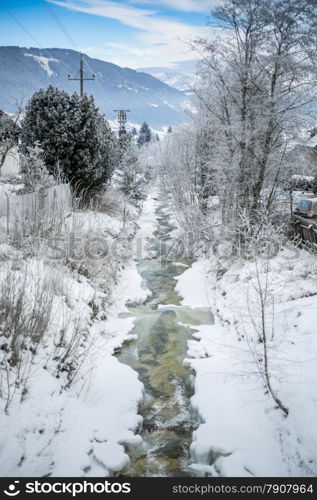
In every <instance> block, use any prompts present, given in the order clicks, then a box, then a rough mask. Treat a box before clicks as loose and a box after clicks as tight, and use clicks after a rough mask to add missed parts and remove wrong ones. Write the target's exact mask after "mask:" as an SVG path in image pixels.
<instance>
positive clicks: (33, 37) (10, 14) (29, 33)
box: [5, 9, 68, 74]
mask: <svg viewBox="0 0 317 500" xmlns="http://www.w3.org/2000/svg"><path fill="white" fill-rule="evenodd" d="M5 10H6V12H7V14H8V15H9V16H10V17H12V19H13V20H14V21H15V22H16V23H17V24H18V25H19V26H20V28H21V29H23V31H25V33H27V35H28V36H29V37H30V38H31V39H32V40H33V41H34V42H35V44H36V45H37V46H38V47H39V48H40V49H41V50H42V51H43V52H44V54H47V55H48V56H49V59H51V56H52V54H50V53H49V51H48V49H45V48H44V47H43V45H42V44H41V43H40V42H39V41H38V40H37V39H36V38H35V36H34V35H32V33H31V32H30V31H29V30H28V29H27V28H26V27H25V26H24V24H23V23H22V22H21V21H19V19H17V17H16V16H15V15H14V14H12V12H10V11H9V10H8V9H5ZM53 59H54V58H53ZM56 61H57V62H58V64H60V66H61V67H62V68H63V70H64V71H65V73H66V74H68V69H67V68H66V66H65V65H64V64H63V63H62V61H60V60H59V59H56Z"/></svg>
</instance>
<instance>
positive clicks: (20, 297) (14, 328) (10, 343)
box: [0, 263, 53, 411]
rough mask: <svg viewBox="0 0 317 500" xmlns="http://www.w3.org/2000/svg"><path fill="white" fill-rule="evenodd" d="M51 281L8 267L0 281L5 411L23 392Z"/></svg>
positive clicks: (0, 393)
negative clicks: (14, 398) (15, 397)
mask: <svg viewBox="0 0 317 500" xmlns="http://www.w3.org/2000/svg"><path fill="white" fill-rule="evenodd" d="M52 302H53V293H52V287H51V285H50V277H49V276H43V275H41V274H40V273H38V272H37V271H36V270H34V269H28V268H27V267H25V268H24V269H20V266H19V265H17V264H14V263H11V264H9V265H8V266H7V267H6V269H5V270H4V272H2V274H1V278H0V352H1V354H0V397H1V398H2V399H4V401H5V410H6V411H7V410H8V408H9V406H10V404H11V402H12V399H13V397H14V396H15V394H16V392H18V393H19V394H20V395H21V396H23V393H24V392H25V391H26V384H27V382H28V378H29V375H30V370H31V367H32V363H33V358H34V356H35V354H36V352H37V350H38V348H39V345H40V344H41V343H42V342H43V340H44V337H45V334H46V331H47V328H48V325H49V320H50V314H51V309H52Z"/></svg>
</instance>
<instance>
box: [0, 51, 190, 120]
mask: <svg viewBox="0 0 317 500" xmlns="http://www.w3.org/2000/svg"><path fill="white" fill-rule="evenodd" d="M84 60H85V67H84V70H85V76H87V77H91V73H96V81H85V82H84V88H85V90H86V91H87V93H91V94H93V96H94V97H95V101H96V104H97V106H98V107H99V109H100V111H101V112H103V113H105V115H106V117H107V118H108V119H109V120H113V119H115V114H114V112H113V110H114V109H124V108H126V109H130V110H131V113H130V114H129V118H130V121H131V122H133V123H136V124H140V123H142V122H143V121H146V122H148V123H149V125H150V126H152V127H153V128H158V129H162V128H163V127H166V126H168V125H170V124H171V125H176V124H179V123H182V122H184V121H185V119H186V116H185V114H184V113H183V111H182V110H181V106H182V103H183V102H184V101H185V100H186V99H187V97H186V95H185V93H183V92H181V91H178V90H177V89H175V88H172V87H170V86H169V85H167V84H165V83H164V82H162V81H161V80H159V79H157V78H155V77H154V76H152V75H150V74H148V73H146V72H143V71H136V70H134V69H131V68H128V67H124V68H123V67H121V66H117V65H116V64H114V63H110V62H107V61H102V60H100V59H95V58H91V57H89V56H87V55H84ZM78 70H79V52H78V51H75V50H73V49H61V48H49V49H44V48H43V49H39V48H35V47H17V46H2V47H0V74H1V87H0V108H2V109H4V110H5V111H8V112H14V111H15V107H16V106H15V105H16V103H15V101H16V100H19V99H20V98H21V97H24V98H25V99H29V98H30V97H31V95H32V94H33V93H34V92H35V91H36V90H39V89H40V88H45V87H47V86H48V85H49V84H51V85H54V86H56V87H58V88H61V89H64V90H67V91H68V92H70V93H72V92H74V91H77V92H78V91H79V82H77V81H70V80H68V75H71V76H72V77H76V75H77V73H78Z"/></svg>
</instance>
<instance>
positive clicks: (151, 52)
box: [50, 0, 210, 68]
mask: <svg viewBox="0 0 317 500" xmlns="http://www.w3.org/2000/svg"><path fill="white" fill-rule="evenodd" d="M50 1H51V2H52V3H54V4H56V5H59V6H62V7H66V8H67V9H70V10H74V11H78V12H84V13H87V14H92V15H95V16H99V17H105V18H108V19H114V20H117V21H119V22H121V23H122V24H124V25H126V26H129V27H131V28H134V29H137V30H138V31H137V33H135V31H133V34H131V37H129V40H126V41H125V42H124V43H117V41H116V40H115V41H113V42H107V43H105V44H104V47H102V48H93V47H91V48H90V51H87V52H88V53H89V54H90V55H93V52H95V57H96V56H97V57H102V58H103V59H106V60H108V61H111V62H114V63H116V64H120V65H126V66H129V67H134V68H137V67H147V66H153V65H155V66H158V65H160V66H162V65H163V66H169V65H170V66H171V67H172V65H173V61H183V60H189V59H193V58H194V57H195V54H194V53H193V52H192V50H191V48H190V46H189V42H190V41H191V40H193V39H195V38H197V37H202V36H207V34H208V33H209V28H207V27H205V26H193V25H190V24H186V23H184V22H181V21H178V20H174V19H172V18H169V17H166V16H162V15H160V14H159V12H158V11H157V10H154V9H146V8H140V7H136V6H135V5H132V3H131V2H130V3H126V4H118V3H116V2H114V1H111V0H50ZM142 1H143V0H140V2H142ZM175 1H176V3H177V4H181V3H183V4H184V5H185V6H187V7H186V8H189V6H190V5H191V4H193V2H194V0H175ZM199 2H200V3H201V4H205V0H199ZM159 3H166V4H167V3H172V2H171V0H159V1H158V2H155V6H156V7H157V6H158V4H159ZM208 3H209V4H210V2H209V1H208ZM153 5H154V1H153ZM96 52H99V55H97V53H96ZM102 54H103V56H102Z"/></svg>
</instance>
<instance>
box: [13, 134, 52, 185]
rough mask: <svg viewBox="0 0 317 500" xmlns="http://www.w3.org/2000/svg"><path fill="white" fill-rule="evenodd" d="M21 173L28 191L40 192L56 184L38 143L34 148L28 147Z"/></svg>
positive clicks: (22, 160)
mask: <svg viewBox="0 0 317 500" xmlns="http://www.w3.org/2000/svg"><path fill="white" fill-rule="evenodd" d="M21 173H22V176H23V181H24V183H25V187H26V190H27V191H31V192H33V191H38V190H39V189H41V188H43V187H44V188H45V187H50V186H53V185H54V184H55V183H56V180H55V178H54V176H53V175H51V174H50V172H49V171H48V169H47V168H46V165H45V162H44V157H43V149H42V148H41V147H40V146H39V143H38V142H36V143H35V145H34V146H33V147H32V146H27V148H26V152H25V154H23V155H21Z"/></svg>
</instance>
